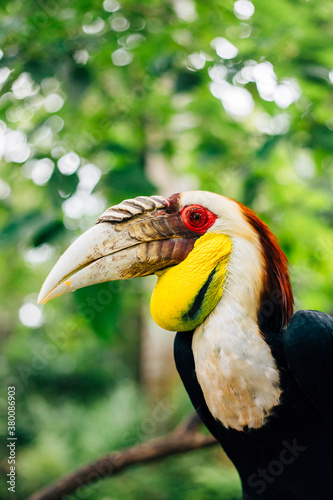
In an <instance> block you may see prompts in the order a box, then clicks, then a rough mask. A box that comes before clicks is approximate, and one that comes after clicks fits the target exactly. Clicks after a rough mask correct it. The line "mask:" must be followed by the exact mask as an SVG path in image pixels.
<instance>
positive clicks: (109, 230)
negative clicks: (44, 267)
mask: <svg viewBox="0 0 333 500" xmlns="http://www.w3.org/2000/svg"><path fill="white" fill-rule="evenodd" d="M196 237H197V236H196V235H195V234H194V233H192V232H191V231H189V230H188V229H187V228H186V226H185V225H184V223H183V221H182V219H181V216H180V213H179V211H178V210H177V205H176V203H175V200H174V199H170V198H162V197H157V196H154V197H150V198H147V197H139V198H135V199H134V200H125V201H124V202H122V203H121V204H120V205H117V206H115V207H111V208H109V209H108V210H107V211H106V212H105V213H104V214H103V215H102V216H101V217H100V218H99V220H98V223H97V224H96V225H95V226H93V227H92V228H91V229H89V230H88V231H86V232H85V233H84V234H82V235H81V236H80V237H79V238H78V239H77V240H76V241H74V243H73V244H72V245H71V246H70V247H69V248H68V249H67V250H66V251H65V253H64V254H63V255H62V256H61V257H60V259H59V260H58V262H57V263H56V264H55V266H54V267H53V269H52V270H51V272H50V274H49V275H48V277H47V278H46V280H45V282H44V284H43V286H42V289H41V291H40V293H39V296H38V302H39V303H41V304H43V303H45V302H48V301H49V300H51V299H53V298H55V297H58V296H60V295H63V294H65V293H68V292H72V291H74V290H77V289H78V288H83V287H85V286H89V285H93V284H97V283H102V282H105V281H114V280H122V279H128V278H135V277H139V276H148V275H150V274H154V273H156V272H157V271H160V270H162V269H165V268H166V267H170V266H174V265H176V264H179V263H180V262H181V261H182V260H184V259H185V258H186V257H187V255H188V254H189V252H190V251H191V250H192V248H193V246H194V243H195V240H196Z"/></svg>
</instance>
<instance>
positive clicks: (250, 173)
mask: <svg viewBox="0 0 333 500" xmlns="http://www.w3.org/2000/svg"><path fill="white" fill-rule="evenodd" d="M103 5H104V7H103ZM118 7H119V8H118ZM1 8H2V16H1V17H2V21H1V29H0V49H1V50H2V51H3V56H2V59H1V67H0V81H1V82H2V84H1V85H2V88H1V96H0V120H1V121H0V167H1V174H0V177H1V180H0V227H1V234H0V248H1V257H0V272H1V283H0V292H1V305H0V312H1V318H2V319H1V344H2V345H1V353H2V354H1V363H0V372H1V377H2V379H3V384H2V387H3V388H4V390H5V388H6V387H7V385H8V384H10V383H11V381H14V382H15V384H16V385H17V388H18V394H17V399H18V457H19V458H18V470H19V474H20V476H19V477H20V479H18V483H17V489H18V492H19V493H18V495H19V497H21V496H22V495H24V496H26V495H27V494H28V493H31V492H32V491H34V490H35V489H36V488H38V487H40V486H42V485H44V484H47V483H48V482H49V481H51V480H53V479H55V478H56V477H59V476H61V475H62V474H64V473H66V472H68V471H69V470H72V469H73V468H75V467H77V466H78V465H80V464H82V463H83V462H85V461H88V460H90V459H92V458H94V457H97V456H98V455H99V454H101V453H105V452H107V451H110V450H112V449H114V448H116V447H121V446H123V445H125V444H132V443H134V442H136V441H138V440H140V439H141V438H142V435H141V437H140V432H138V428H139V427H140V422H142V419H143V420H144V419H145V418H148V416H149V414H150V412H151V411H152V408H153V405H152V403H151V402H149V401H148V400H147V396H146V395H145V394H144V387H142V386H140V384H139V381H140V380H141V376H140V370H141V368H140V366H141V363H140V359H139V354H140V349H141V347H140V336H139V334H138V332H139V331H140V330H141V329H142V326H141V323H142V317H141V315H142V310H141V305H142V302H145V301H147V300H148V298H147V297H146V295H145V293H144V291H143V290H142V285H141V282H140V281H138V282H129V283H127V282H124V283H122V282H121V283H120V284H106V285H99V286H96V287H94V288H93V289H83V290H80V291H78V292H76V293H75V294H74V295H73V296H71V297H69V296H65V297H62V298H60V299H58V300H57V301H54V302H51V303H50V304H47V305H46V306H45V307H44V308H43V309H42V310H40V309H37V306H36V303H35V302H36V297H37V292H38V290H39V288H40V285H41V283H42V281H43V279H44V278H45V276H46V275H47V273H48V271H49V270H50V267H51V265H52V263H53V262H54V261H55V260H56V258H57V256H59V255H60V253H61V251H62V250H64V249H65V248H66V247H67V245H68V244H69V243H70V242H71V241H72V239H74V238H75V237H76V236H77V235H78V234H80V233H81V232H82V231H83V230H84V229H86V228H88V227H89V226H91V225H92V224H93V223H94V222H95V220H96V218H97V217H98V215H99V214H100V213H101V212H102V211H103V209H104V208H105V207H106V206H108V205H111V204H113V203H117V202H119V201H121V200H122V199H124V198H127V197H133V196H137V195H142V194H148V195H149V194H154V193H157V192H163V193H164V194H171V192H170V191H173V192H174V191H181V190H183V189H190V188H202V189H207V190H211V191H215V192H220V193H222V194H224V195H227V196H230V197H234V198H237V199H238V200H239V201H242V202H243V203H245V204H247V205H248V206H250V207H251V208H253V209H255V210H256V211H257V212H258V213H259V215H260V217H262V218H263V220H265V221H266V222H267V223H268V224H269V225H270V227H271V228H272V230H273V231H274V232H275V233H276V234H277V236H278V237H279V239H280V241H281V245H282V247H283V249H284V251H285V252H286V253H287V255H288V258H289V260H290V264H291V275H292V281H293V287H294V292H295V297H296V306H297V308H316V309H320V310H323V311H326V312H330V311H331V310H332V303H331V297H332V288H333V263H332V259H331V255H332V249H333V229H332V224H333V197H332V180H333V168H332V166H333V156H332V148H333V146H332V144H333V141H332V128H333V121H332V115H333V101H332V81H333V73H332V70H333V52H332V49H331V47H332V41H333V40H332V38H333V21H332V19H333V4H332V3H331V2H329V1H328V0H318V1H317V2H303V1H297V2H296V1H292V0H276V1H275V2H267V1H265V0H257V1H256V2H255V12H254V14H253V16H250V17H249V18H248V19H239V18H238V17H237V16H235V14H234V11H233V9H234V2H232V1H231V0H230V1H227V2H226V1H224V2H222V1H218V0H215V1H214V2H199V1H196V2H194V1H193V0H188V1H181V2H178V1H175V2H162V1H160V0H154V1H150V2H148V1H142V2H136V1H134V0H124V2H122V4H121V5H120V4H119V5H118V2H116V1H115V0H106V1H105V2H104V4H103V3H102V1H98V2H97V1H96V0H85V1H81V2H72V3H70V2H68V1H67V0H56V1H54V2H49V1H47V0H45V1H44V0H41V1H37V2H36V1H32V0H27V1H25V2H20V1H18V0H11V1H3V2H2V6H1ZM217 37H222V38H225V39H227V40H228V41H229V42H230V43H232V44H233V45H234V46H235V47H237V49H238V53H237V54H235V55H234V57H231V58H230V59H226V58H225V57H224V58H222V57H220V56H219V55H218V53H217V51H216V48H214V44H213V46H212V45H211V42H212V40H214V39H216V38H217ZM220 42H221V40H220ZM216 43H218V42H216V41H215V47H217V46H216ZM220 48H221V47H220ZM221 50H222V49H221ZM0 54H2V53H1V52H0ZM258 63H261V64H263V65H262V66H260V67H258ZM6 68H7V69H6ZM254 68H256V69H254ZM216 95H217V96H219V98H217V97H215V96H216ZM230 96H231V97H230ZM252 108H253V109H252ZM68 154H70V156H66V155H68ZM29 308H30V309H29ZM31 308H32V309H31ZM171 386H172V383H171V382H170V383H169V390H170V392H172V389H171ZM177 390H178V389H176V391H177ZM5 397H6V394H5V393H2V394H1V412H2V414H5V411H6V405H5ZM174 397H176V396H174ZM176 400H177V404H176V405H175V406H176V408H175V409H174V411H173V412H171V413H172V414H173V416H172V415H171V413H170V414H168V415H167V418H166V421H165V422H164V423H163V424H162V425H158V426H157V427H156V429H154V433H153V434H158V433H159V432H163V431H165V430H167V428H169V427H171V425H172V424H173V425H174V424H175V422H176V420H177V419H178V418H180V417H181V415H183V414H184V413H186V411H188V410H189V408H190V406H189V404H188V403H187V399H186V396H185V394H184V392H183V391H182V392H181V396H179V397H178V396H177V397H176ZM3 425H4V427H3V428H2V429H1V430H2V431H3V434H6V429H5V424H3ZM126 436H127V438H128V439H127V441H126V439H125V438H126ZM145 437H147V438H149V437H151V436H150V435H149V436H145ZM220 457H221V455H220V454H218V453H217V451H202V452H196V453H193V454H192V455H188V456H183V457H177V458H169V459H168V460H166V461H165V462H163V463H160V464H153V465H150V466H147V467H145V468H136V469H133V470H130V471H128V472H126V474H125V476H126V480H125V481H124V479H123V477H125V476H123V477H119V478H114V479H112V480H107V481H105V482H104V483H103V484H100V485H99V486H98V487H96V488H95V489H94V490H93V492H88V493H87V498H88V497H90V498H94V500H98V499H102V498H103V499H111V498H112V499H113V498H124V499H126V498H141V497H143V496H145V497H147V498H148V499H155V498H156V499H157V498H158V499H165V500H167V499H171V498H172V499H178V498H179V499H180V498H181V499H187V498H193V497H195V498H196V499H201V498H202V499H209V498H217V497H218V498H225V500H227V499H229V500H231V499H233V498H237V495H238V492H239V483H238V480H237V478H236V476H235V472H234V471H233V469H231V468H230V466H229V465H228V464H226V463H224V462H223V463H221V458H220ZM5 464H6V462H5V461H4V462H1V463H0V465H1V466H3V467H2V468H4V467H5ZM1 488H2V489H1V495H2V497H5V496H6V493H7V488H6V484H5V481H3V482H2V483H1ZM19 497H18V498H19ZM11 498H13V497H11ZM78 498H79V497H78Z"/></svg>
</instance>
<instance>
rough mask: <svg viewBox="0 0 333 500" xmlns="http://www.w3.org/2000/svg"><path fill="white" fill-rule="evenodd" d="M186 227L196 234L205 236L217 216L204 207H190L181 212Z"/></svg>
mask: <svg viewBox="0 0 333 500" xmlns="http://www.w3.org/2000/svg"><path fill="white" fill-rule="evenodd" d="M181 217H182V219H183V222H184V224H185V226H186V227H187V228H188V229H190V230H191V231H192V232H194V233H198V234H204V233H205V232H206V231H207V229H209V228H210V227H211V226H212V225H213V224H214V222H215V221H216V215H215V214H213V212H211V211H210V210H208V208H206V207H203V206H202V205H190V206H187V207H184V208H183V209H182V210H181Z"/></svg>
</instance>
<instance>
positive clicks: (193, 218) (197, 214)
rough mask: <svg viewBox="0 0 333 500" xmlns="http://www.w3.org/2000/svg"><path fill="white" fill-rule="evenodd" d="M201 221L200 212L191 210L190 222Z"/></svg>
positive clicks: (196, 222) (197, 222) (198, 222)
mask: <svg viewBox="0 0 333 500" xmlns="http://www.w3.org/2000/svg"><path fill="white" fill-rule="evenodd" d="M201 221H202V214H201V213H200V212H192V213H191V222H192V223H193V224H196V225H197V224H200V222H201Z"/></svg>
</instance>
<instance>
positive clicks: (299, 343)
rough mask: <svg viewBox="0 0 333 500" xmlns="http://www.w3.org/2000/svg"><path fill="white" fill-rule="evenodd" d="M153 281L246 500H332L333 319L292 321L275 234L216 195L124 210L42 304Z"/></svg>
mask: <svg viewBox="0 0 333 500" xmlns="http://www.w3.org/2000/svg"><path fill="white" fill-rule="evenodd" d="M153 273H155V274H156V275H157V277H158V279H157V283H156V286H155V288H154V291H153V294H152V298H151V313H152V316H153V318H154V320H155V321H156V322H157V323H158V324H159V325H160V326H162V327H163V328H165V329H167V330H172V331H178V333H177V335H176V338H175V346H174V353H175V361H176V366H177V369H178V371H179V374H180V376H181V378H182V381H183V383H184V385H185V388H186V390H187V392H188V394H189V396H190V398H191V401H192V403H193V405H194V407H195V409H196V411H197V412H198V414H199V416H200V417H201V419H202V421H203V422H204V424H205V425H206V426H207V428H208V429H209V431H210V432H211V433H212V434H213V435H214V436H215V437H216V439H217V440H218V441H219V442H220V443H221V445H222V447H223V449H224V450H225V452H226V453H227V455H228V456H229V457H230V459H231V460H232V462H233V463H234V465H235V466H236V468H237V470H238V472H239V475H240V478H241V482H242V486H243V495H244V497H243V498H244V499H248V500H250V499H251V500H255V499H261V500H263V499H265V500H273V499H274V500H317V499H322V498H325V499H332V498H333V432H332V425H333V319H332V318H331V317H330V316H328V315H326V314H324V313H320V312H317V311H298V312H296V313H295V314H294V315H293V295H292V290H291V286H290V281H289V275H288V269H287V259H286V257H285V255H284V253H283V252H282V250H281V249H280V247H279V246H278V243H277V240H276V238H275V236H274V235H273V234H272V233H271V232H270V230H269V229H268V227H267V226H266V225H265V224H264V223H263V222H262V221H261V220H260V219H259V218H258V217H257V216H256V215H255V214H254V213H253V212H252V211H251V210H250V209H248V208H246V207H245V206H243V205H241V204H240V203H238V202H236V201H234V200H231V199H229V198H226V197H223V196H220V195H217V194H214V193H209V192H205V191H190V192H184V193H180V194H175V195H173V196H171V197H170V198H164V197H161V196H151V197H145V196H140V197H138V198H135V199H132V200H125V201H123V202H122V203H120V204H119V205H116V206H113V207H111V208H109V209H108V210H106V212H105V213H103V214H102V215H101V217H99V219H98V222H97V224H96V225H95V226H94V227H92V228H91V229H89V230H88V231H87V232H85V233H84V234H83V235H82V236H81V237H79V238H78V239H77V240H76V241H75V242H74V243H73V244H72V245H71V246H70V247H69V248H68V250H67V251H66V252H65V253H64V254H63V255H62V257H60V259H59V261H58V262H57V263H56V265H55V266H54V268H53V269H52V271H51V273H50V274H49V276H48V277H47V279H46V281H45V283H44V285H43V287H42V290H41V292H40V296H39V301H40V302H41V303H44V302H47V301H48V300H50V299H52V298H54V297H57V296H59V295H62V294H64V293H67V292H69V291H74V290H76V289H78V288H81V287H84V286H87V285H91V284H94V283H101V282H104V281H111V280H119V279H127V278H134V277H138V276H148V275H151V274H153Z"/></svg>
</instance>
